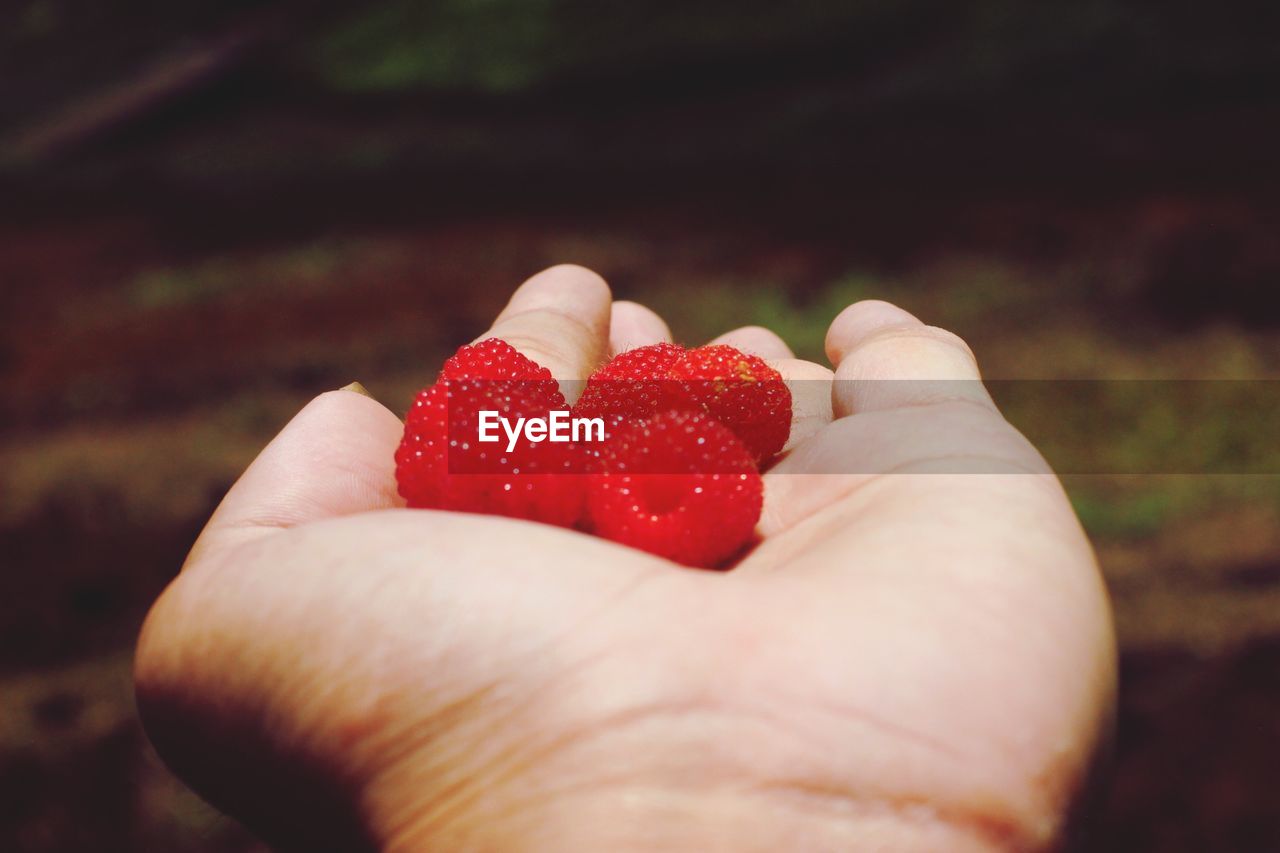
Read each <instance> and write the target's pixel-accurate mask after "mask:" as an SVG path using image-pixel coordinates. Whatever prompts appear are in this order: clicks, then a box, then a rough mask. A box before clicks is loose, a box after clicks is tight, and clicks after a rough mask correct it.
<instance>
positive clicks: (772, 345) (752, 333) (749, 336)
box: [711, 326, 796, 359]
mask: <svg viewBox="0 0 1280 853" xmlns="http://www.w3.org/2000/svg"><path fill="white" fill-rule="evenodd" d="M711 343H712V344H724V345H726V346H731V347H734V348H735V349H740V350H742V351H743V352H745V353H750V354H751V355H758V356H760V357H761V358H767V359H781V358H795V357H796V355H795V353H793V352H792V351H791V347H789V346H787V342H786V341H784V340H783V339H782V338H780V337H778V336H777V335H776V334H774V333H773V332H771V331H769V330H768V329H766V328H764V327H763V326H743V327H742V328H740V329H734V330H733V331H731V332H725V333H724V334H723V335H721V336H720V337H718V338H716V339H715V340H713V341H712V342H711Z"/></svg>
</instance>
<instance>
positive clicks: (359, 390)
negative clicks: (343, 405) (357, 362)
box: [338, 382, 374, 400]
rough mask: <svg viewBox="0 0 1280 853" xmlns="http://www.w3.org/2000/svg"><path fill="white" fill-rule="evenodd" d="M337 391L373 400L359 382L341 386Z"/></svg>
mask: <svg viewBox="0 0 1280 853" xmlns="http://www.w3.org/2000/svg"><path fill="white" fill-rule="evenodd" d="M338 390H339V391H350V392H351V393H353V394H359V395H360V396H362V397H368V398H369V399H370V400H372V399H374V397H373V395H372V394H370V393H369V389H368V388H366V387H364V386H363V385H361V384H360V383H359V382H352V383H351V384H350V385H343V386H342V387H341V388H339V389H338Z"/></svg>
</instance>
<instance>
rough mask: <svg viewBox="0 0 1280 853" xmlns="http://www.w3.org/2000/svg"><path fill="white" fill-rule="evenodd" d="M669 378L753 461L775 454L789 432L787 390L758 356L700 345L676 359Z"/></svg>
mask: <svg viewBox="0 0 1280 853" xmlns="http://www.w3.org/2000/svg"><path fill="white" fill-rule="evenodd" d="M668 376H669V377H670V378H671V379H672V380H673V382H674V383H676V385H677V386H678V389H679V390H678V392H676V393H678V395H680V396H683V397H685V398H687V399H689V400H692V401H693V402H694V403H696V404H697V405H698V406H699V407H700V408H702V409H704V410H706V411H707V412H708V413H709V414H710V415H711V416H712V417H713V418H715V419H716V420H718V421H719V422H720V423H722V424H724V425H725V426H726V427H728V428H729V429H731V430H732V431H733V433H734V435H736V436H738V438H740V439H742V443H743V444H745V445H746V446H747V449H748V450H749V451H750V452H751V455H752V456H753V457H754V458H755V459H756V461H757V462H764V461H766V460H768V459H769V458H770V457H772V456H774V455H776V454H777V453H778V452H780V451H781V450H782V448H783V445H785V444H786V443H787V436H789V435H790V434H791V391H790V389H788V388H787V385H786V383H785V382H783V381H782V375H781V374H779V373H778V371H776V370H774V369H773V368H772V367H770V366H769V365H767V364H765V362H764V360H763V359H761V358H759V357H758V356H754V355H749V354H747V353H744V352H741V351H740V350H737V349H735V348H733V347H731V346H725V345H723V344H716V345H714V346H704V347H698V348H697V349H691V350H688V351H686V352H685V353H683V354H682V355H681V356H680V357H679V358H678V359H676V360H675V361H674V362H673V363H672V365H671V367H670V369H669V371H668Z"/></svg>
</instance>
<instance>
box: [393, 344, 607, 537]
mask: <svg viewBox="0 0 1280 853" xmlns="http://www.w3.org/2000/svg"><path fill="white" fill-rule="evenodd" d="M496 343H498V344H501V343H502V342H500V341H498V342H496ZM485 344H486V346H485V347H484V350H487V353H486V352H475V351H473V350H474V348H469V347H463V348H462V349H461V350H459V352H458V355H456V356H454V358H452V359H450V360H449V362H447V363H446V365H445V370H444V371H442V374H443V375H442V378H441V379H440V381H438V382H437V383H436V384H434V385H432V386H431V387H429V388H426V389H424V390H423V391H422V392H421V393H420V394H419V395H418V397H417V399H416V400H415V401H414V404H413V406H412V407H411V408H410V410H409V414H408V416H407V417H406V419H405V431H404V437H403V439H402V441H401V443H400V447H399V449H398V450H397V451H396V482H397V486H398V488H399V491H400V494H401V496H402V497H404V499H405V501H406V502H407V503H408V504H409V506H411V507H420V508H425V509H449V510H458V511H461V512H478V513H489V514H493V515H505V516H511V517H513V518H525V519H530V520H533V521H541V522H545V523H547V524H557V525H561V526H571V525H573V524H575V523H576V522H577V521H578V520H579V518H580V516H581V514H582V496H583V488H584V483H583V478H581V477H578V476H568V475H566V473H565V472H567V471H580V470H581V469H582V466H581V465H580V464H575V461H574V460H575V458H576V457H575V456H574V453H575V450H574V448H573V447H572V446H570V445H566V444H559V443H551V442H545V441H544V442H540V443H531V442H526V441H521V442H518V443H517V444H516V445H515V447H514V448H513V449H512V450H511V451H510V452H508V451H507V449H506V448H507V439H506V436H500V440H499V441H497V442H481V441H479V414H480V412H481V411H483V410H488V411H493V412H496V413H498V416H499V417H501V418H506V419H508V420H509V421H512V422H514V421H516V419H518V418H522V417H523V418H546V417H548V416H549V414H550V413H551V412H552V411H555V410H566V409H567V407H566V406H565V401H564V397H563V395H561V393H560V391H559V389H558V388H557V386H556V383H555V380H553V379H551V377H550V374H549V373H548V372H547V371H546V370H545V369H543V368H541V367H539V366H538V365H537V364H536V363H535V362H533V361H530V360H529V359H526V358H525V357H524V356H522V355H520V354H519V353H517V352H516V351H515V350H514V349H511V348H509V347H506V345H505V344H502V346H501V347H498V346H495V345H493V344H492V343H491V342H485ZM504 347H505V348H506V349H505V350H504V349H503V348H504ZM506 350H510V351H509V352H507V351H506ZM495 353H496V354H497V355H498V357H497V358H492V357H489V356H491V355H493V354H495ZM512 353H514V355H515V356H518V357H519V358H515V357H513V356H512ZM474 373H488V374H489V376H488V377H484V378H472V375H471V374H474ZM494 374H499V375H500V377H502V378H493V376H494ZM517 377H529V378H517Z"/></svg>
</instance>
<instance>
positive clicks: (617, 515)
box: [396, 338, 791, 568]
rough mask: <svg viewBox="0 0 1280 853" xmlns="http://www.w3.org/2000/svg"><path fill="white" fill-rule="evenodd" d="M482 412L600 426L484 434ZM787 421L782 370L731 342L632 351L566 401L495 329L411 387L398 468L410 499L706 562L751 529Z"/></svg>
mask: <svg viewBox="0 0 1280 853" xmlns="http://www.w3.org/2000/svg"><path fill="white" fill-rule="evenodd" d="M482 411H488V412H496V413H497V415H498V416H499V417H500V418H503V419H506V420H507V421H508V422H509V423H513V422H518V421H519V419H521V418H523V419H526V420H531V419H544V420H546V419H549V418H550V416H551V415H552V413H555V412H561V413H567V416H568V417H571V418H573V419H584V420H585V419H599V420H600V421H603V423H604V425H605V429H604V430H603V435H602V436H600V435H597V436H596V438H597V440H594V441H592V440H578V441H568V442H553V441H523V442H515V441H513V442H510V443H509V442H507V441H506V438H505V437H503V438H502V439H501V440H499V441H496V442H495V441H493V439H492V434H491V433H490V434H488V440H486V441H482V440H481V437H482V430H481V426H482V425H481V422H480V421H481V417H480V413H481V412H482ZM790 429H791V393H790V391H789V390H788V389H787V386H786V384H785V383H784V382H783V381H782V377H781V376H780V375H779V374H778V372H777V371H776V370H774V369H773V368H771V367H769V366H768V365H767V364H765V363H764V361H762V360H761V359H759V358H757V357H755V356H753V355H748V354H746V353H743V352H740V351H738V350H736V349H734V348H733V347H729V346H704V347H698V348H696V349H685V348H683V347H679V346H675V345H673V344H665V343H663V344H654V345H653V346H647V347H640V348H638V349H634V350H630V351H628V352H625V353H622V354H620V355H618V356H617V357H616V358H614V359H613V360H612V361H610V362H609V363H608V364H605V365H604V366H602V367H600V368H599V369H598V370H597V371H596V372H595V373H593V374H592V375H591V377H590V378H589V379H588V380H587V384H586V387H585V388H584V390H583V393H582V396H581V397H580V398H579V399H578V401H577V403H576V404H575V405H574V406H573V407H572V408H570V407H569V406H568V405H567V404H566V402H565V399H564V396H563V395H562V394H561V392H560V389H559V386H558V385H557V383H556V381H555V380H554V379H553V378H552V377H551V374H550V372H549V371H547V369H546V368H544V367H542V366H540V365H538V364H537V363H536V362H534V361H532V360H531V359H529V358H527V357H525V356H524V355H522V354H521V353H519V352H518V351H516V350H515V349H514V348H513V347H511V346H510V345H508V344H507V343H505V342H504V341H501V340H498V339H496V338H491V339H489V340H485V341H481V342H480V343H477V344H473V345H471V346H464V347H462V348H461V349H460V350H458V352H457V354H456V355H454V356H453V357H452V358H450V359H449V360H448V361H447V362H445V365H444V368H443V369H442V370H441V372H440V377H439V379H438V380H437V381H436V383H435V384H434V385H432V386H430V387H429V388H426V389H424V390H423V391H422V392H421V393H419V394H418V397H417V399H416V400H415V401H414V404H413V407H412V408H411V409H410V410H409V414H408V417H407V418H406V422H405V431H404V439H403V440H402V441H401V443H400V447H399V449H398V450H397V451H396V481H397V483H398V485H399V489H400V494H401V496H403V497H404V498H405V500H406V501H407V502H408V504H409V506H411V507H422V508H428V509H448V510H459V511H464V512H478V513H488V514H491V515H505V516H510V517H514V518H524V519H530V520H533V521H540V522H544V523H547V524H555V525H560V526H563V527H576V528H578V529H581V530H585V531H588V532H591V533H594V534H596V535H598V536H602V537H604V538H606V539H611V540H613V541H615V542H620V543H623V544H626V545H630V546H632V547H635V548H640V549H642V550H645V551H649V552H651V553H654V554H657V555H659V556H663V557H666V558H668V559H671V560H674V561H676V562H679V563H684V564H686V565H690V566H701V567H707V568H711V567H716V566H719V565H722V564H723V563H724V562H725V561H726V560H728V559H730V558H731V557H733V556H734V555H735V554H736V553H738V552H739V551H740V550H741V549H742V548H743V546H745V545H746V544H747V543H748V542H749V541H750V540H751V538H752V535H753V531H754V529H755V524H756V522H757V521H758V520H759V518H760V508H761V504H762V501H763V494H764V489H763V483H762V481H761V478H760V472H759V468H760V466H761V465H762V464H764V463H765V462H767V461H768V460H769V459H771V458H772V457H773V456H775V455H776V454H777V453H778V452H779V451H781V450H782V447H783V445H784V444H785V443H786V441H787V436H788V435H789V433H790ZM601 439H602V440H601Z"/></svg>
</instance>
